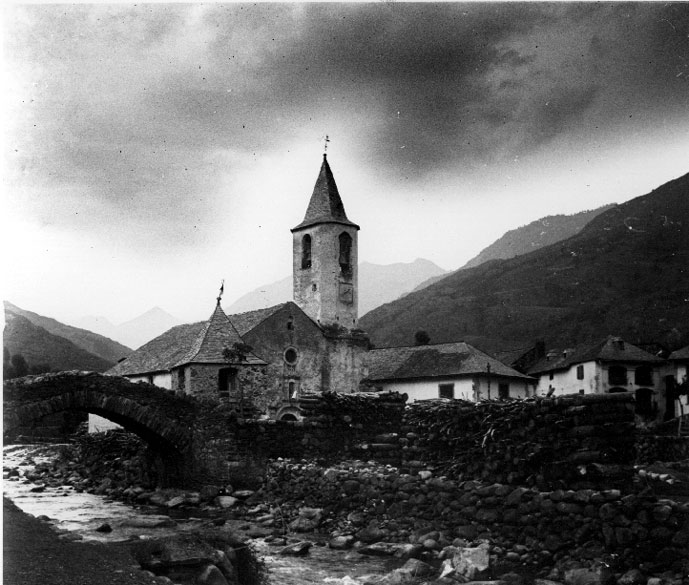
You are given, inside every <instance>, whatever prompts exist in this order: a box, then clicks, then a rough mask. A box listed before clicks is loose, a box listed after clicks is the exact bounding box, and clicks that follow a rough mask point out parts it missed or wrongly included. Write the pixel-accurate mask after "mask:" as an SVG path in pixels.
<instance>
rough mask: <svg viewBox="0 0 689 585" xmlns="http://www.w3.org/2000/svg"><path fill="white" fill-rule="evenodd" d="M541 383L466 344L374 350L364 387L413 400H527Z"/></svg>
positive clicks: (366, 365)
mask: <svg viewBox="0 0 689 585" xmlns="http://www.w3.org/2000/svg"><path fill="white" fill-rule="evenodd" d="M535 384H536V381H535V380H534V379H533V378H530V377H529V376H526V375H524V374H522V373H520V372H518V371H516V370H515V369H513V368H510V367H509V366H506V365H505V364H503V363H502V362H500V361H498V360H497V359H495V358H493V357H491V356H489V355H488V354H485V353H483V352H482V351H479V350H478V349H476V348H475V347H472V346H471V345H469V344H467V343H464V342H461V341H460V342H455V343H439V344H433V345H418V346H407V347H389V348H381V349H372V350H371V351H369V352H368V353H367V354H366V355H365V357H364V378H363V380H362V388H363V389H375V390H378V391H385V392H399V393H401V394H406V395H407V396H408V397H409V398H408V400H409V402H414V401H416V400H428V399H432V398H450V399H452V398H454V399H462V400H470V401H472V402H478V401H480V400H486V399H495V398H526V397H527V396H533V395H534V389H535Z"/></svg>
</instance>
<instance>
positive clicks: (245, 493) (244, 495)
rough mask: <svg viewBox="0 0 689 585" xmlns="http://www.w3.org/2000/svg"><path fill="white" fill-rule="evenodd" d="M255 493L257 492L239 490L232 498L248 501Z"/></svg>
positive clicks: (233, 493)
mask: <svg viewBox="0 0 689 585" xmlns="http://www.w3.org/2000/svg"><path fill="white" fill-rule="evenodd" d="M255 493H256V492H255V491H253V490H237V491H236V492H232V496H233V497H235V498H237V499H238V500H248V499H249V498H250V497H251V496H253V495H254V494H255Z"/></svg>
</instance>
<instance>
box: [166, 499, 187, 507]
mask: <svg viewBox="0 0 689 585" xmlns="http://www.w3.org/2000/svg"><path fill="white" fill-rule="evenodd" d="M183 503H184V496H175V497H174V498H170V499H169V500H168V501H167V502H165V505H166V506H167V507H168V508H179V507H180V506H181V505H182V504H183Z"/></svg>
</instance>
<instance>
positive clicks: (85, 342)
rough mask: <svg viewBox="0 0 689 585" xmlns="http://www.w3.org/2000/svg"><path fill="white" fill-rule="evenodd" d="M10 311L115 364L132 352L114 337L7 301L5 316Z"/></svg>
mask: <svg viewBox="0 0 689 585" xmlns="http://www.w3.org/2000/svg"><path fill="white" fill-rule="evenodd" d="M8 312H11V313H14V314H15V315H21V316H22V317H24V318H26V319H28V320H29V321H31V323H33V324H34V325H37V326H38V327H42V328H43V329H45V330H46V331H47V332H48V333H51V334H52V335H57V336H58V337H62V338H64V339H67V340H69V341H71V342H72V343H73V344H74V345H76V346H77V347H79V348H81V349H82V350H84V351H86V352H88V353H89V354H92V355H94V356H97V357H99V358H101V359H102V360H104V361H106V362H109V363H113V364H114V363H116V362H117V360H119V359H121V358H123V357H125V356H127V355H129V354H130V353H131V352H132V350H131V349H130V348H128V347H127V346H126V345H122V344H121V343H118V342H117V341H113V340H112V339H108V338H107V337H103V336H102V335H98V334H97V333H93V332H92V331H88V330H86V329H79V328H78V327H72V326H71V325H65V324H64V323H60V322H59V321H56V320H55V319H52V318H50V317H44V316H43V315H39V314H38V313H33V312H32V311H26V310H24V309H21V308H19V307H17V306H16V305H13V304H12V303H10V302H8V301H5V318H7V314H8Z"/></svg>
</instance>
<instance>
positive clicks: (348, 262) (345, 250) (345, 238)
mask: <svg viewBox="0 0 689 585" xmlns="http://www.w3.org/2000/svg"><path fill="white" fill-rule="evenodd" d="M339 240H340V260H339V261H340V270H342V274H343V275H344V276H346V277H350V276H351V275H352V236H350V235H349V234H348V233H347V232H342V233H341V234H340V237H339Z"/></svg>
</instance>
